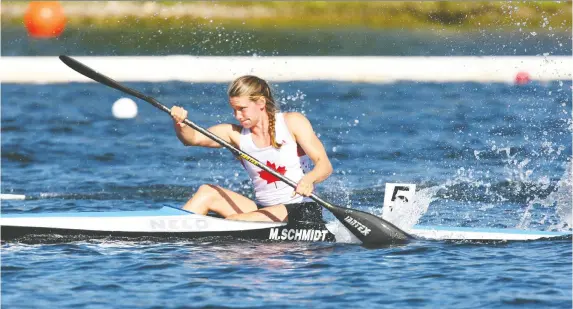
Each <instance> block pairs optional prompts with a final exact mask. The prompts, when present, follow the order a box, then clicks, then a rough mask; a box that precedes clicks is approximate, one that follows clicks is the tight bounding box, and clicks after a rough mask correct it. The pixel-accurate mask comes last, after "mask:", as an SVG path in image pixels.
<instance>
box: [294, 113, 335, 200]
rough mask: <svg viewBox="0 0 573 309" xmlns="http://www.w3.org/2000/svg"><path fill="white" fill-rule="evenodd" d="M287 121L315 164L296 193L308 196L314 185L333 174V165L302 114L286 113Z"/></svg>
mask: <svg viewBox="0 0 573 309" xmlns="http://www.w3.org/2000/svg"><path fill="white" fill-rule="evenodd" d="M285 121H286V123H287V126H288V128H289V130H290V132H291V133H292V134H293V135H294V138H295V141H296V142H297V144H298V145H299V146H300V147H301V148H302V149H303V150H304V152H305V153H306V154H307V155H308V157H309V158H310V159H311V160H312V162H313V163H314V168H313V169H312V170H311V171H310V172H308V173H307V174H306V175H305V176H304V177H303V178H302V179H301V180H300V181H299V183H298V186H297V189H296V190H295V191H296V193H298V194H301V195H304V196H308V195H310V194H311V193H312V190H313V189H314V184H315V183H319V182H321V181H324V180H325V179H327V178H328V176H330V174H332V164H331V163H330V160H329V159H328V155H327V154H326V150H325V149H324V146H323V145H322V142H321V141H320V140H319V139H318V136H316V134H315V133H314V130H313V129H312V125H311V124H310V121H309V120H308V119H307V118H306V117H305V116H304V115H303V114H301V113H286V114H285Z"/></svg>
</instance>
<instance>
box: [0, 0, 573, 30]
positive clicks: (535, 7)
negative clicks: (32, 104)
mask: <svg viewBox="0 0 573 309" xmlns="http://www.w3.org/2000/svg"><path fill="white" fill-rule="evenodd" d="M62 5H63V7H64V10H65V12H66V15H67V17H68V26H71V27H86V26H90V27H98V28H117V27H122V28H123V27H126V26H128V25H130V26H133V25H134V24H135V25H137V26H145V27H158V28H159V27H177V28H185V27H190V28H191V27H194V26H197V25H207V26H209V25H211V26H225V27H240V28H269V27H272V28H276V29H288V28H296V29H309V28H341V27H365V28H373V29H393V28H394V29H423V28H440V29H457V30H460V29H463V30H480V29H498V30H513V29H515V30H517V29H520V28H522V29H528V30H531V29H536V30H537V31H543V30H546V31H567V32H570V31H571V14H572V10H571V7H572V2H571V1H561V2H547V1H539V2H537V1H524V2H508V1H499V2H465V1H463V2H462V1H433V2H427V1H422V2H410V1H408V2H338V1H337V2H329V1H316V2H282V1H279V2H246V1H244V2H230V1H229V2H227V1H224V2H173V1H164V2H162V1H158V2H151V1H150V2H141V1H139V2H135V1H133V2H132V1H121V2H119V1H110V2H107V1H86V2H79V1H64V2H62ZM26 7H27V2H12V1H2V25H3V26H6V25H13V26H15V25H18V24H22V16H23V14H24V12H25V10H26Z"/></svg>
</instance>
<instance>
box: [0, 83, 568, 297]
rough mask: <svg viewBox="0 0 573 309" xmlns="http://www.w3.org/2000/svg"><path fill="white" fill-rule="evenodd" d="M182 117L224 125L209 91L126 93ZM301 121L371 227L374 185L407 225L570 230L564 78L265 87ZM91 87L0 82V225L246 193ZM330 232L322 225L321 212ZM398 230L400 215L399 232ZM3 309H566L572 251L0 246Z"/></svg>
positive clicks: (221, 103) (168, 131)
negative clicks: (117, 110)
mask: <svg viewBox="0 0 573 309" xmlns="http://www.w3.org/2000/svg"><path fill="white" fill-rule="evenodd" d="M129 85H130V86H132V87H134V88H136V89H140V90H142V91H144V92H146V93H148V94H150V95H152V96H154V97H156V98H158V99H159V101H161V102H163V103H165V104H166V105H168V106H171V105H174V104H177V105H183V106H185V107H186V108H187V109H188V110H189V111H190V115H189V117H190V119H192V120H193V121H194V122H196V123H197V124H199V125H203V126H210V125H213V124H216V123H220V122H227V121H233V118H232V114H231V110H230V109H229V107H228V106H227V101H226V98H225V89H226V85H224V84H200V83H198V84H188V83H177V82H170V83H160V84H152V83H130V84H129ZM273 86H274V88H275V92H276V94H277V98H278V99H279V101H280V102H281V103H280V105H281V109H282V110H284V111H299V112H303V113H305V114H306V115H307V117H308V118H309V119H310V120H311V121H312V123H313V126H314V129H315V131H316V132H317V133H318V134H319V136H320V138H321V140H322V141H323V143H324V145H325V147H326V150H327V152H328V155H329V157H330V158H331V161H332V163H333V165H334V168H335V173H334V174H333V175H332V176H331V177H330V178H329V179H328V180H327V181H326V182H324V183H322V184H321V185H319V186H318V189H317V190H318V193H319V194H320V195H321V196H323V197H324V198H325V199H327V200H329V201H331V202H332V203H334V204H338V205H345V206H351V207H354V208H359V209H362V210H366V211H369V212H372V213H375V214H380V212H381V204H382V201H383V195H384V184H385V183H387V182H408V183H416V184H417V185H418V203H419V205H420V206H421V207H427V211H425V213H424V215H423V216H421V218H409V219H414V220H415V221H417V223H420V224H424V225H427V224H432V225H442V226H469V227H490V228H522V229H537V230H547V231H555V230H558V231H568V230H570V229H571V203H570V202H571V174H570V173H571V172H570V168H571V162H570V161H571V153H572V148H571V126H572V121H571V109H572V107H571V86H572V84H571V82H551V83H547V84H540V83H532V84H528V85H523V86H517V85H508V84H478V83H452V84H433V83H396V84H384V85H376V84H362V83H343V82H296V83H280V84H274V85H273ZM119 97H121V94H120V93H119V92H116V91H115V90H112V89H109V88H107V87H105V86H102V85H99V84H95V83H89V84H77V83H74V84H59V85H17V84H4V85H2V97H1V99H2V111H1V117H2V118H1V120H2V193H18V194H26V195H28V196H30V197H31V199H29V200H25V201H6V200H5V201H2V213H3V214H8V213H38V212H50V211H58V212H62V211H64V212H65V211H70V212H71V211H109V210H147V209H153V208H159V207H161V206H162V205H166V204H167V205H174V206H175V205H180V204H182V203H184V201H186V199H187V198H189V197H190V196H191V194H192V193H193V192H194V190H196V189H197V188H198V186H200V185H201V184H203V183H216V184H219V185H221V186H225V187H227V188H230V189H233V190H237V191H238V192H241V193H243V194H245V195H247V196H252V192H251V190H250V184H249V180H248V178H247V175H246V173H245V172H244V171H243V170H242V169H241V166H240V164H239V163H238V162H236V161H235V160H234V158H233V157H232V155H231V154H230V153H229V152H228V151H226V150H222V149H202V148H185V147H183V146H182V145H181V144H180V143H179V142H178V140H177V138H176V137H175V135H174V133H173V130H172V122H171V120H170V118H169V117H168V116H167V115H165V114H164V113H162V112H160V111H159V110H157V109H155V108H154V107H152V106H150V105H149V104H147V103H145V102H141V101H140V102H138V105H139V114H138V116H137V118H135V119H130V120H119V119H116V118H114V117H113V116H112V115H111V104H112V103H113V102H114V101H115V100H116V99H118V98H119ZM327 218H329V220H330V221H334V220H335V219H333V217H332V216H329V215H328V214H327ZM406 219H408V218H404V220H406ZM1 257H2V286H1V287H2V300H1V304H2V306H3V307H4V306H5V307H6V308H40V307H50V308H52V307H53V308H184V307H241V308H251V307H261V308H263V307H264V308H287V307H312V308H337V307H361V308H384V307H386V308H397V307H408V308H420V307H425V308H439V307H448V308H492V307H495V308H512V307H520V308H522V307H525V308H527V307H529V308H541V307H543V308H570V307H571V301H572V280H571V278H572V247H571V239H570V238H569V239H561V240H551V241H529V242H496V243H471V242H443V241H416V242H412V243H410V244H407V245H402V246H395V247H388V248H380V249H366V248H364V247H361V246H359V245H356V244H344V243H330V244H312V243H310V244H309V243H278V244H273V243H257V242H251V241H220V242H217V241H214V240H212V239H211V240H196V241H187V242H177V243H151V242H120V241H101V240H100V241H95V240H94V241H87V242H75V243H66V244H46V245H26V244H18V243H4V244H2V256H1Z"/></svg>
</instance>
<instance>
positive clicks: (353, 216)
mask: <svg viewBox="0 0 573 309" xmlns="http://www.w3.org/2000/svg"><path fill="white" fill-rule="evenodd" d="M60 60H61V61H62V62H63V63H65V64H66V65H67V66H69V67H70V68H72V69H73V70H75V71H76V72H78V73H80V74H82V75H84V76H86V77H89V78H91V79H93V80H95V81H96V82H99V83H102V84H104V85H106V86H109V87H111V88H115V89H117V90H119V91H122V92H124V93H127V94H130V95H132V96H134V97H136V98H139V99H142V100H143V101H146V102H148V103H151V104H152V105H153V106H155V107H157V108H159V109H160V110H162V111H164V112H166V113H168V114H171V111H170V109H169V108H167V107H166V106H164V105H163V104H161V103H159V102H158V101H157V100H156V99H154V98H152V97H150V96H146V95H144V94H143V93H141V92H139V91H136V90H134V89H131V88H128V87H126V86H124V85H121V84H120V83H118V82H116V81H115V80H113V79H111V78H109V77H107V76H105V75H103V74H100V73H98V72H96V71H94V70H92V69H91V68H89V67H87V66H86V65H84V64H82V63H81V62H79V61H77V60H75V59H72V58H70V57H68V56H64V55H62V56H60ZM184 123H185V124H186V125H188V126H190V127H191V128H193V129H195V130H197V131H199V132H201V133H202V134H204V135H205V136H207V137H209V138H210V139H212V140H214V141H216V142H217V143H219V144H220V145H221V146H223V147H225V148H227V149H228V150H230V151H231V152H232V153H233V154H234V155H236V156H239V157H241V158H243V159H245V160H247V161H248V162H250V163H252V164H253V165H255V166H257V167H258V168H261V169H263V170H265V171H267V172H269V173H271V174H272V175H273V176H275V177H277V178H278V179H280V180H282V181H284V182H285V183H286V184H288V185H289V186H291V187H293V188H296V185H297V184H296V183H295V182H294V181H292V180H290V179H288V178H287V177H285V176H283V175H281V174H279V173H278V172H276V171H275V170H273V169H271V168H270V167H268V166H266V165H265V164H263V163H261V162H259V161H258V160H257V159H255V158H253V157H251V156H250V155H249V154H247V153H245V152H243V151H242V150H240V149H237V148H235V146H233V145H231V144H229V143H227V142H226V141H224V140H223V139H221V138H219V137H218V136H216V135H215V134H213V133H211V132H209V131H208V130H206V129H203V128H202V127H200V126H198V125H196V124H195V123H193V122H191V121H190V120H188V119H185V120H184ZM310 198H312V199H313V200H314V201H316V202H317V203H318V204H320V205H322V206H323V207H324V208H326V209H328V210H329V211H330V212H332V214H334V216H335V217H336V218H337V219H338V220H340V222H342V224H344V226H346V228H348V230H350V232H352V234H354V235H355V236H356V237H357V238H358V239H360V240H361V241H362V243H363V244H364V245H366V246H377V245H386V244H392V243H404V242H407V241H408V240H410V239H412V236H410V235H408V234H407V233H405V232H404V231H402V230H400V229H399V228H398V227H396V226H394V225H393V224H392V223H390V222H387V221H386V220H383V219H382V218H379V217H377V216H374V215H372V214H369V213H367V212H363V211H360V210H355V209H351V208H344V207H340V206H335V205H332V204H330V203H328V202H326V201H324V200H323V199H322V198H320V197H318V196H317V195H316V194H314V193H313V194H312V195H311V196H310Z"/></svg>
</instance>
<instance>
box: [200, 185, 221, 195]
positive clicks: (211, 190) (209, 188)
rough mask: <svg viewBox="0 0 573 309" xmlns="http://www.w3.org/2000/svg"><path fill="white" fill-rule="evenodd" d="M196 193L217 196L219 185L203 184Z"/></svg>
mask: <svg viewBox="0 0 573 309" xmlns="http://www.w3.org/2000/svg"><path fill="white" fill-rule="evenodd" d="M195 195H200V196H202V197H210V198H216V197H218V196H219V192H218V190H217V186H215V185H211V184H203V185H201V186H200V187H199V189H197V191H196V192H195Z"/></svg>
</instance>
